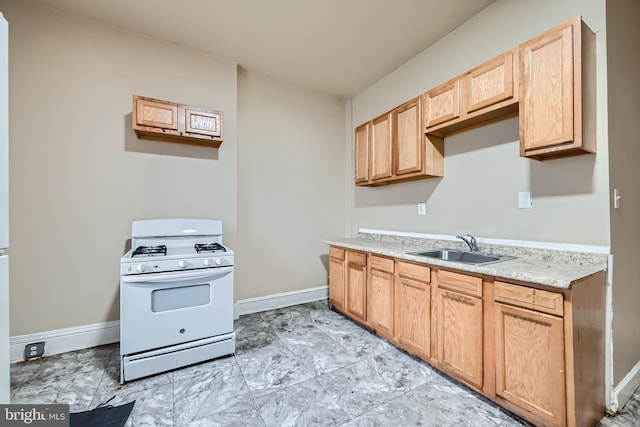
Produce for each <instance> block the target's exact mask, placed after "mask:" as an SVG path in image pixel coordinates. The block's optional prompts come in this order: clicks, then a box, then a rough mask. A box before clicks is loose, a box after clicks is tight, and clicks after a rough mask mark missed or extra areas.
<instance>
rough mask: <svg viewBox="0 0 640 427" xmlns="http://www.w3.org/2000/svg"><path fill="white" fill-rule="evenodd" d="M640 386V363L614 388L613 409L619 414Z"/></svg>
mask: <svg viewBox="0 0 640 427" xmlns="http://www.w3.org/2000/svg"><path fill="white" fill-rule="evenodd" d="M639 386H640V362H638V363H636V365H635V366H634V367H633V368H631V370H630V371H629V373H628V374H627V375H625V377H624V378H623V379H622V381H620V382H619V383H618V385H617V386H615V387H614V388H613V392H612V396H611V409H612V410H613V411H614V412H618V411H619V410H620V409H622V407H623V406H624V404H625V403H627V400H629V398H630V397H631V395H632V394H633V392H634V391H636V389H637V388H638V387H639Z"/></svg>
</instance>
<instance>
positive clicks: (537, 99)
mask: <svg viewBox="0 0 640 427" xmlns="http://www.w3.org/2000/svg"><path fill="white" fill-rule="evenodd" d="M573 38H574V28H573V26H572V25H568V26H564V27H562V28H560V29H556V30H553V31H550V32H548V33H545V34H543V35H542V36H540V37H537V38H535V39H533V40H531V41H530V42H527V43H525V44H523V45H522V46H521V52H522V59H521V63H522V73H521V75H522V81H521V86H520V88H521V95H520V144H521V147H522V148H521V150H522V151H524V153H526V152H527V151H528V150H534V149H540V148H546V147H553V146H554V145H558V144H562V143H566V142H571V141H573V138H574V121H573V120H574V99H573V97H574V85H573V84H574V80H573V79H574V64H573V59H574V58H573Z"/></svg>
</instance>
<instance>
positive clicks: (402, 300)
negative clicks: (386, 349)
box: [395, 277, 431, 358]
mask: <svg viewBox="0 0 640 427" xmlns="http://www.w3.org/2000/svg"><path fill="white" fill-rule="evenodd" d="M395 296H396V325H395V327H396V339H397V341H398V343H399V344H400V346H402V347H403V348H405V349H407V350H409V351H411V352H413V353H415V354H416V355H418V356H422V357H425V358H429V357H430V356H431V328H430V324H431V286H430V285H429V284H428V283H424V282H418V281H416V280H412V279H407V278H403V277H399V278H398V279H397V282H396V295H395Z"/></svg>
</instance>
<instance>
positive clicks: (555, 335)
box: [329, 246, 606, 427]
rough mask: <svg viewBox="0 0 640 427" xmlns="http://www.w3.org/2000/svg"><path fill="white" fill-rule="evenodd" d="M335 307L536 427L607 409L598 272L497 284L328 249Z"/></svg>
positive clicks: (561, 424) (579, 422) (601, 276)
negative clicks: (566, 281) (558, 285)
mask: <svg viewBox="0 0 640 427" xmlns="http://www.w3.org/2000/svg"><path fill="white" fill-rule="evenodd" d="M329 258H330V259H329V279H330V282H329V298H330V302H331V304H332V305H333V307H334V308H335V309H337V310H338V311H340V312H342V313H344V314H345V315H347V316H349V317H351V318H352V319H354V320H356V321H358V322H359V323H361V324H363V325H365V326H368V327H370V328H371V329H373V330H375V332H376V333H378V334H380V335H382V336H384V337H385V338H387V339H388V340H389V341H391V342H393V343H395V344H396V345H398V346H400V347H401V348H403V349H405V350H407V351H408V352H410V353H412V354H414V355H416V356H418V357H420V358H422V359H423V360H425V361H426V362H428V363H430V364H432V365H433V366H434V367H436V368H438V369H440V370H442V371H444V372H446V373H447V374H449V375H451V376H453V377H455V378H457V379H459V380H460V381H462V382H463V383H465V384H467V385H469V386H470V387H472V388H473V389H475V390H477V391H478V392H480V393H482V394H483V395H485V396H486V397H488V398H489V399H492V400H493V401H495V402H496V403H498V404H499V405H501V406H503V407H505V408H507V409H508V410H510V411H512V412H514V413H516V414H517V415H519V416H521V417H523V418H524V419H526V420H528V421H530V422H532V423H534V424H535V425H544V426H555V427H583V426H584V427H591V426H596V425H597V424H598V422H599V420H600V419H601V418H602V417H603V415H604V413H605V404H604V390H605V385H604V371H605V366H604V354H605V351H604V328H605V308H604V307H605V304H604V302H605V283H606V278H605V272H604V271H602V272H599V273H597V274H594V275H592V276H589V277H587V278H584V279H582V280H580V281H579V282H578V283H575V284H574V286H572V287H571V288H570V289H558V290H555V289H551V290H546V289H540V288H541V287H540V286H539V285H535V284H527V283H518V284H514V283H505V282H502V281H500V280H498V279H497V278H492V277H487V276H482V277H478V276H474V275H471V274H466V273H464V274H463V273H462V272H456V271H448V270H442V269H440V268H439V267H435V266H428V265H424V264H418V263H413V262H409V261H405V260H402V259H394V258H391V257H386V256H380V255H377V254H367V253H365V252H360V251H355V250H350V249H345V248H339V247H335V246H332V247H331V248H330V257H329Z"/></svg>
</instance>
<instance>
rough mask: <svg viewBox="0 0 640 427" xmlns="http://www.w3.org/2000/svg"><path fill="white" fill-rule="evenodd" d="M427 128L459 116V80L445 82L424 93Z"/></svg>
mask: <svg viewBox="0 0 640 427" xmlns="http://www.w3.org/2000/svg"><path fill="white" fill-rule="evenodd" d="M424 108H425V109H426V117H427V118H426V126H427V128H429V127H431V126H435V125H439V124H440V123H444V122H447V121H449V120H453V119H457V118H458V117H460V80H454V81H452V82H448V83H445V84H443V85H441V86H438V87H437V88H435V89H433V90H430V91H429V92H427V93H426V94H425V105H424Z"/></svg>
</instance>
